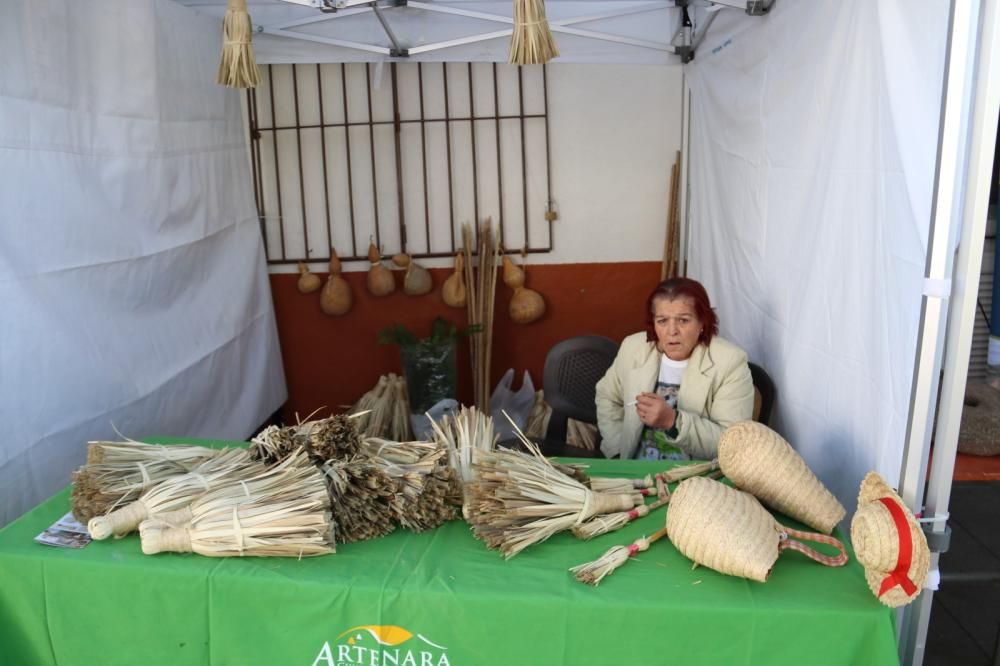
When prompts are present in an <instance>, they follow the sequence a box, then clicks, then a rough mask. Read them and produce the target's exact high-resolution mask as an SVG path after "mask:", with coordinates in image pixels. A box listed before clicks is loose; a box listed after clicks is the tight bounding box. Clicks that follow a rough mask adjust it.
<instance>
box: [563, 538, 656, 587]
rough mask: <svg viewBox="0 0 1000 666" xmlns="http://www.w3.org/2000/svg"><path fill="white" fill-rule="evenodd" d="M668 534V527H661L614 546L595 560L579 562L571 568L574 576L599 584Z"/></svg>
mask: <svg viewBox="0 0 1000 666" xmlns="http://www.w3.org/2000/svg"><path fill="white" fill-rule="evenodd" d="M666 534H667V529H666V528H663V529H659V530H657V531H655V532H653V534H652V535H651V536H648V537H642V538H641V539H636V540H635V541H633V542H632V544H631V545H629V546H612V547H611V548H609V549H608V550H607V551H605V553H604V554H603V555H601V556H600V557H599V558H598V559H596V560H594V561H593V562H587V563H586V564H578V565H577V566H575V567H573V568H571V569H570V571H572V572H573V573H574V574H575V575H574V577H575V578H576V579H577V580H578V581H580V582H581V583H586V584H587V585H593V586H595V587H596V586H597V585H600V583H601V581H602V580H604V577H605V576H608V575H610V574H613V573H614V572H615V569H617V568H618V567H620V566H622V565H623V564H625V563H626V562H628V560H629V558H630V557H634V556H635V554H636V553H641V552H642V551H644V550H649V546H650V544H652V543H654V542H656V541H659V540H660V539H662V538H663V537H664V536H666Z"/></svg>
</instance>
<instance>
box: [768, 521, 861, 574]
mask: <svg viewBox="0 0 1000 666" xmlns="http://www.w3.org/2000/svg"><path fill="white" fill-rule="evenodd" d="M781 529H782V533H781V541H780V542H779V543H778V552H779V553H780V552H781V551H783V550H797V551H799V552H800V553H802V554H803V555H805V556H806V557H808V558H809V559H811V560H815V561H817V562H819V563H820V564H822V565H824V566H828V567H842V566H844V565H845V564H847V549H845V548H844V544H842V543H840V541H838V540H837V539H834V538H833V537H832V536H827V535H826V534H819V533H818V532H800V531H798V530H791V529H788V528H787V527H782V528H781ZM795 539H802V540H803V541H815V542H817V543H825V544H827V545H828V546H833V547H834V548H836V549H837V550H838V551H840V554H839V555H836V556H834V557H831V556H829V555H824V554H823V553H820V552H819V551H816V550H813V549H812V548H810V547H809V546H807V545H805V544H804V543H801V542H800V541H795Z"/></svg>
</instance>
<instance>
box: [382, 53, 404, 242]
mask: <svg viewBox="0 0 1000 666" xmlns="http://www.w3.org/2000/svg"><path fill="white" fill-rule="evenodd" d="M389 72H390V74H391V76H392V118H393V121H394V122H393V128H392V136H393V142H392V143H393V147H394V148H395V151H396V201H397V202H398V206H399V251H400V252H403V253H405V252H406V215H405V214H404V212H403V151H402V149H401V148H400V146H399V130H400V128H399V98H398V94H399V91H398V88H397V83H396V63H392V64H390V65H389ZM380 251H381V248H380Z"/></svg>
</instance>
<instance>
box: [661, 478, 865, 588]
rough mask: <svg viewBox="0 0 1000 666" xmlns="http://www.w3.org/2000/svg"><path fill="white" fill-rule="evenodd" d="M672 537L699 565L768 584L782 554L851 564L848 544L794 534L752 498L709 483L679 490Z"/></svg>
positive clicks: (699, 481)
mask: <svg viewBox="0 0 1000 666" xmlns="http://www.w3.org/2000/svg"><path fill="white" fill-rule="evenodd" d="M667 536H668V537H670V541H671V542H673V544H674V546H676V547H677V550H679V551H680V552H681V553H683V554H684V555H685V556H687V557H689V558H690V559H692V560H694V561H695V562H697V563H698V564H701V565H704V566H706V567H709V568H711V569H715V570H716V571H720V572H722V573H724V574H729V575H731V576H741V577H743V578H749V579H751V580H756V581H760V582H762V583H763V582H765V581H766V580H767V577H768V576H769V575H770V574H771V569H772V568H773V567H774V563H775V561H776V560H777V559H778V555H779V554H780V553H781V551H782V550H785V549H789V548H791V549H794V550H798V551H800V552H802V553H804V554H805V555H807V556H809V557H811V558H812V559H814V560H816V561H818V562H820V563H822V564H826V565H828V566H841V565H843V564H845V563H846V562H847V554H846V552H845V551H844V546H843V544H841V543H840V542H839V541H837V540H836V539H834V538H833V537H828V536H825V535H822V534H811V533H805V532H796V531H794V530H789V529H787V528H785V527H783V526H782V525H780V524H779V523H778V522H777V521H776V520H775V519H774V516H772V515H771V514H770V513H768V511H767V509H765V508H764V507H763V506H761V504H760V502H758V501H757V500H756V499H755V498H754V497H753V496H752V495H750V494H749V493H745V492H742V491H739V490H736V489H735V488H730V487H729V486H726V485H724V484H722V483H719V482H718V481H713V480H711V479H707V478H704V477H693V478H691V479H687V480H686V481H683V482H681V484H680V485H678V486H677V490H676V491H675V492H674V494H673V495H672V496H671V498H670V509H669V511H667ZM793 536H794V537H798V538H803V539H811V540H813V541H821V542H823V543H828V544H830V545H833V546H835V547H837V549H838V550H839V551H840V555H838V556H836V557H828V556H826V555H823V554H821V553H817V552H816V551H814V550H812V549H811V548H809V547H807V546H805V545H803V544H802V543H799V542H798V541H795V540H793V539H791V538H790V537H793Z"/></svg>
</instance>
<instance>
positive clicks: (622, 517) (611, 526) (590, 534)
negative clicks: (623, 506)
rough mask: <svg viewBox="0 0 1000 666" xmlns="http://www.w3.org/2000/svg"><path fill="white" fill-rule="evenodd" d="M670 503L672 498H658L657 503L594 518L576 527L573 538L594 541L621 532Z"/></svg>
mask: <svg viewBox="0 0 1000 666" xmlns="http://www.w3.org/2000/svg"><path fill="white" fill-rule="evenodd" d="M669 502H670V496H669V495H667V496H666V497H661V498H658V499H657V500H656V501H654V502H650V503H649V504H642V505H640V506H637V507H635V508H634V509H630V510H629V511H620V512H618V513H610V514H608V515H605V516H594V517H593V518H591V519H590V520H588V521H587V522H585V523H581V524H579V525H575V526H574V527H573V536H575V537H576V538H577V539H583V540H584V541H587V540H589V539H593V538H594V537H597V536H601V535H602V534H607V533H608V532H614V531H615V530H620V529H621V528H623V527H625V526H626V525H628V524H629V523H631V522H633V521H635V520H639V519H640V518H645V517H646V516H648V515H649V514H650V512H651V511H655V510H656V509H659V508H660V507H661V506H665V505H666V504H668V503H669Z"/></svg>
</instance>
